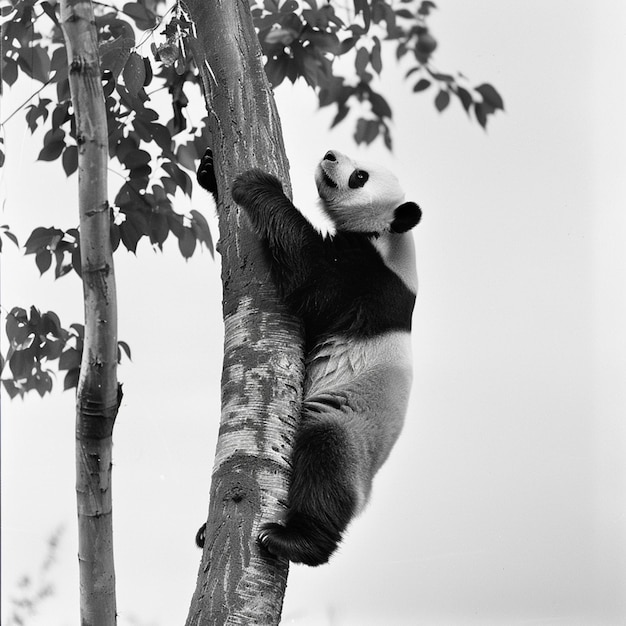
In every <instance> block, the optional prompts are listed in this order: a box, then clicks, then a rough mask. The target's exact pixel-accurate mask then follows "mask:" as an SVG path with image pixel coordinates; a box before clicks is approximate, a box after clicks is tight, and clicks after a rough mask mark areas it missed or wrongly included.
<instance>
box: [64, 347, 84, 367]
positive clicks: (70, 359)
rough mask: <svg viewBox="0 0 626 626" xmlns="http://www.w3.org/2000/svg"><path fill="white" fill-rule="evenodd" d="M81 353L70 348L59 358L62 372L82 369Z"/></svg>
mask: <svg viewBox="0 0 626 626" xmlns="http://www.w3.org/2000/svg"><path fill="white" fill-rule="evenodd" d="M81 356H82V355H81V351H80V350H77V349H76V348H68V349H67V350H65V352H63V353H62V354H61V356H60V358H59V369H60V370H72V369H74V368H77V367H80V359H81Z"/></svg>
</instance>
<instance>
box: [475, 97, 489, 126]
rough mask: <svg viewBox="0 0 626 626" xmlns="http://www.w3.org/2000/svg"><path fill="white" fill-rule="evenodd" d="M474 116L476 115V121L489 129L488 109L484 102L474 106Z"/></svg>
mask: <svg viewBox="0 0 626 626" xmlns="http://www.w3.org/2000/svg"><path fill="white" fill-rule="evenodd" d="M474 114H475V115H476V119H477V120H478V123H479V124H480V125H481V126H482V127H483V128H486V127H487V109H486V107H485V104H484V103H483V102H477V103H476V104H474Z"/></svg>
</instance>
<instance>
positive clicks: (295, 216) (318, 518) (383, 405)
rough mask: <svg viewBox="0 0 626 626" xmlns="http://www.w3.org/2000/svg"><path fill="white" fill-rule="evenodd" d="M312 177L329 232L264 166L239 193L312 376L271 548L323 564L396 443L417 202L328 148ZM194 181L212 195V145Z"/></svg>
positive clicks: (380, 171)
mask: <svg viewBox="0 0 626 626" xmlns="http://www.w3.org/2000/svg"><path fill="white" fill-rule="evenodd" d="M315 180H316V184H317V188H318V192H319V196H320V201H321V206H322V208H323V209H324V211H325V212H326V214H327V215H328V216H329V217H330V219H331V221H332V223H333V225H334V227H335V233H334V235H332V236H331V237H326V238H325V237H323V236H322V235H321V234H320V233H319V232H318V231H316V230H315V229H314V228H313V226H312V225H311V224H310V223H309V222H308V221H307V220H306V219H305V218H304V217H303V215H302V214H301V213H300V212H299V211H298V209H296V208H295V207H294V205H293V204H292V203H291V201H290V200H289V199H288V198H287V197H286V196H285V194H284V193H283V190H282V186H281V184H280V182H279V181H278V180H277V179H276V178H275V177H274V176H272V175H270V174H267V173H264V172H262V171H260V170H256V169H253V170H249V171H247V172H244V173H243V174H241V175H240V176H238V177H237V178H236V180H235V182H234V184H233V186H232V197H233V199H234V201H235V202H236V203H237V204H238V205H239V206H240V207H241V208H242V209H244V211H245V213H246V214H247V216H248V218H249V220H250V222H251V224H252V226H253V228H254V230H255V231H256V232H257V234H258V235H259V237H261V238H262V239H263V240H264V241H265V243H266V246H267V249H268V252H269V253H270V255H269V257H270V258H271V259H272V261H271V269H272V276H273V280H274V281H275V283H276V285H277V287H278V289H279V292H280V293H281V295H282V297H283V298H284V299H285V301H286V302H287V303H288V305H289V306H290V307H291V308H292V309H293V311H294V312H295V313H296V314H298V315H299V316H301V318H302V320H303V322H304V328H305V334H306V378H305V383H304V401H303V405H302V414H301V418H300V423H299V426H298V428H297V432H296V436H295V441H294V449H293V457H292V476H291V483H290V486H289V494H288V499H289V508H288V510H287V512H286V515H285V519H284V520H283V521H281V522H280V523H270V524H265V525H264V526H263V527H262V529H261V532H260V534H259V541H260V543H261V544H262V545H263V546H264V547H265V548H266V549H267V550H268V551H269V552H271V553H272V554H275V555H277V556H282V557H285V558H287V559H289V560H291V561H294V562H297V563H306V564H307V565H320V564H322V563H325V562H326V561H328V559H329V557H330V556H331V554H332V553H333V552H334V551H335V549H336V548H337V545H338V544H339V542H340V540H341V537H342V534H343V532H344V531H345V529H346V527H347V525H348V523H349V522H350V520H351V519H352V518H353V517H354V515H355V514H357V513H358V512H359V511H360V510H361V509H362V508H363V506H364V505H365V503H366V501H367V498H368V496H369V492H370V490H371V486H372V479H373V477H374V474H375V473H376V471H377V470H378V469H379V468H380V467H381V465H382V464H383V463H384V461H385V460H386V458H387V456H388V455H389V452H390V451H391V448H392V446H393V444H394V443H395V441H396V439H397V438H398V435H399V434H400V430H401V429H402V424H403V421H404V416H405V413H406V407H407V402H408V397H409V391H410V387H411V379H412V366H411V348H410V330H411V316H412V313H413V307H414V304H415V294H416V289H417V284H416V283H417V279H416V272H415V258H414V249H413V240H412V236H411V234H410V233H408V232H407V231H409V230H410V229H411V228H413V227H414V226H415V225H416V224H417V223H418V222H419V220H420V217H421V210H420V208H419V207H418V206H417V205H416V204H415V203H413V202H403V199H404V194H403V192H402V190H401V188H400V185H399V183H398V180H397V179H396V177H395V176H394V175H393V174H392V173H391V172H389V171H387V170H386V169H384V168H381V167H379V166H372V165H364V164H360V163H356V162H354V161H352V160H351V159H349V158H348V157H347V156H345V155H343V154H341V153H340V152H337V151H334V150H333V151H329V152H327V153H326V155H325V156H324V158H323V159H322V160H321V162H320V163H319V165H318V168H317V171H316V174H315ZM198 181H199V182H200V184H201V185H202V186H203V187H204V188H205V189H208V190H209V191H211V192H213V193H214V194H215V193H216V185H215V175H214V172H213V166H212V156H211V153H210V150H208V151H207V153H206V154H205V156H204V158H203V159H202V162H201V164H200V168H199V170H198Z"/></svg>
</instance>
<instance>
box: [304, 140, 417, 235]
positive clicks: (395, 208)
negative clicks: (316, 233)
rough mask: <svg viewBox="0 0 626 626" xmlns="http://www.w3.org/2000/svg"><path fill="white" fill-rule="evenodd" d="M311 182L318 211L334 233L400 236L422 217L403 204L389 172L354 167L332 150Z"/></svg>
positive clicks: (410, 205)
mask: <svg viewBox="0 0 626 626" xmlns="http://www.w3.org/2000/svg"><path fill="white" fill-rule="evenodd" d="M315 182H316V184H317V190H318V193H319V196H320V200H321V204H322V208H323V209H324V211H325V213H326V214H327V215H328V217H329V218H330V219H331V221H332V223H333V225H334V226H335V228H336V229H337V230H338V231H348V232H361V233H370V234H377V235H379V234H382V233H383V232H388V231H391V232H395V233H403V232H406V231H407V230H409V229H411V228H413V226H415V225H416V224H417V223H418V222H419V220H420V217H421V214H422V212H421V210H420V208H419V207H418V206H417V205H416V204H415V203H413V202H404V192H403V191H402V188H401V187H400V183H399V181H398V179H397V178H396V177H395V176H394V175H393V174H392V173H391V172H390V171H389V170H387V169H385V168H384V167H381V166H380V165H373V164H369V163H368V164H366V163H357V162H355V161H353V160H352V159H350V158H349V157H347V156H346V155H345V154H342V153H341V152H337V151H336V150H330V151H328V152H327V153H326V154H325V155H324V158H323V159H322V160H321V161H320V163H319V165H318V166H317V170H316V172H315Z"/></svg>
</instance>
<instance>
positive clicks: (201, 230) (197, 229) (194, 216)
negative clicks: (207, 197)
mask: <svg viewBox="0 0 626 626" xmlns="http://www.w3.org/2000/svg"><path fill="white" fill-rule="evenodd" d="M191 228H192V229H193V232H194V234H195V236H196V237H197V239H198V241H200V242H201V243H203V244H204V245H205V246H206V247H207V248H208V250H209V252H210V253H211V256H213V238H212V237H211V229H210V228H209V224H208V222H207V221H206V218H205V217H204V215H202V213H200V212H198V211H196V210H195V209H194V210H192V211H191Z"/></svg>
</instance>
